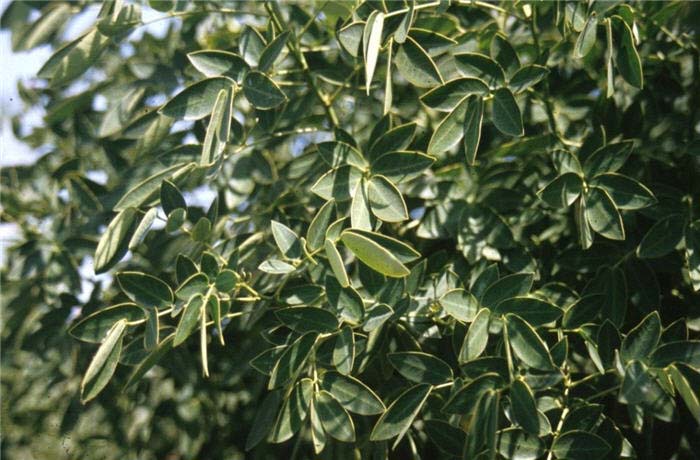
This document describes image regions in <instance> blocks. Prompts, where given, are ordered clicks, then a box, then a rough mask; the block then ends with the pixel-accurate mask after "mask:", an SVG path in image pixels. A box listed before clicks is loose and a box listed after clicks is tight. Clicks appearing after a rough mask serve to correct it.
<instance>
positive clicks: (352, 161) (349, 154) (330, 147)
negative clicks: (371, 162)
mask: <svg viewBox="0 0 700 460" xmlns="http://www.w3.org/2000/svg"><path fill="white" fill-rule="evenodd" d="M316 150H317V151H318V155H319V156H320V157H321V158H322V159H323V161H325V162H326V163H327V164H328V166H330V167H332V168H337V167H339V166H343V165H346V164H348V165H352V166H355V167H356V168H359V169H365V168H366V167H367V160H365V159H364V157H363V156H362V154H361V153H360V151H359V150H357V149H356V148H355V147H353V146H352V145H350V144H347V143H345V142H339V141H328V142H321V143H320V144H316Z"/></svg>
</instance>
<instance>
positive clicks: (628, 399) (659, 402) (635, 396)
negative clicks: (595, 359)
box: [618, 361, 675, 422]
mask: <svg viewBox="0 0 700 460" xmlns="http://www.w3.org/2000/svg"><path fill="white" fill-rule="evenodd" d="M667 383H668V384H670V382H668V380H667ZM669 391H672V389H671V388H669ZM618 400H619V401H620V402H622V403H625V404H629V405H635V406H640V407H641V408H643V409H644V410H645V412H648V413H650V414H652V415H654V416H656V417H657V418H659V419H660V420H664V421H667V422H670V421H671V420H672V419H673V415H674V412H675V406H674V404H673V400H672V399H671V397H670V396H669V395H668V394H667V393H666V391H664V388H663V387H662V386H661V385H660V383H659V381H657V379H656V377H654V376H653V375H652V374H651V373H650V371H649V369H647V367H646V366H645V365H644V364H642V363H641V362H639V361H631V362H630V363H629V364H628V365H627V366H626V367H625V375H624V379H623V380H622V387H621V388H620V395H619V397H618Z"/></svg>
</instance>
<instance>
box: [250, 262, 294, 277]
mask: <svg viewBox="0 0 700 460" xmlns="http://www.w3.org/2000/svg"><path fill="white" fill-rule="evenodd" d="M258 270H261V271H264V272H265V273H269V274H271V275H285V274H287V273H291V272H293V271H294V270H296V268H295V267H294V265H290V264H288V263H287V262H284V261H282V260H279V259H268V260H265V261H263V262H262V263H261V264H260V265H258Z"/></svg>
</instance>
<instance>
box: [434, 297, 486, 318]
mask: <svg viewBox="0 0 700 460" xmlns="http://www.w3.org/2000/svg"><path fill="white" fill-rule="evenodd" d="M440 305H441V306H442V308H443V309H444V310H445V312H446V313H447V314H448V315H450V316H452V317H453V318H455V319H457V320H459V321H463V322H465V323H469V322H471V321H473V320H474V317H475V316H476V314H477V311H478V310H479V301H478V300H477V299H476V297H474V296H473V295H472V294H471V293H470V292H468V291H465V290H464V289H452V290H450V291H447V292H446V293H444V294H443V295H442V297H440Z"/></svg>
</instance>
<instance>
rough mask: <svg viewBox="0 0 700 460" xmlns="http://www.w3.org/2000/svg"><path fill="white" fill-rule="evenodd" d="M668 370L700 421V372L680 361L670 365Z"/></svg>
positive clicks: (674, 383)
mask: <svg viewBox="0 0 700 460" xmlns="http://www.w3.org/2000/svg"><path fill="white" fill-rule="evenodd" d="M668 371H669V376H670V377H671V380H672V381H673V386H674V387H676V390H678V393H679V394H680V395H681V398H683V401H685V405H686V406H687V407H688V410H689V411H690V413H691V414H693V417H695V420H697V421H699V422H700V372H698V371H696V370H695V369H693V368H692V367H690V366H686V365H685V364H680V363H679V364H675V365H673V366H670V367H669V369H668Z"/></svg>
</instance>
